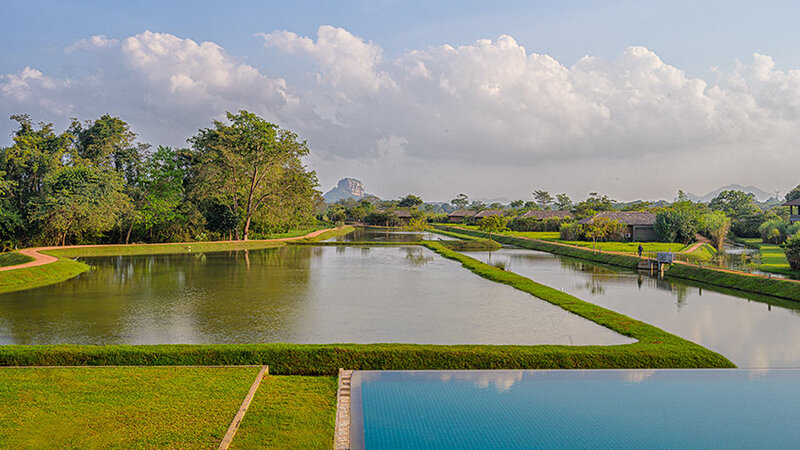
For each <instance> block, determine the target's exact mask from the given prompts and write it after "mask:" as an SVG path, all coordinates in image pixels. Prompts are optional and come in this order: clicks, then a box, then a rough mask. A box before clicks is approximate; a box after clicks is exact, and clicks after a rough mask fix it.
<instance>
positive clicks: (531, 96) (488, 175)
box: [0, 0, 800, 201]
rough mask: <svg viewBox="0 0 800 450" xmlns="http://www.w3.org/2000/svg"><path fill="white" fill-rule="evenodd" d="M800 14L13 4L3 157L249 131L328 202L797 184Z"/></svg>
mask: <svg viewBox="0 0 800 450" xmlns="http://www.w3.org/2000/svg"><path fill="white" fill-rule="evenodd" d="M796 17H800V4H798V3H796V2H774V1H762V2H740V1H709V2H704V1H691V2H690V1H681V0H678V1H660V2H656V1H614V0H611V1H603V2H599V1H598V2H588V1H549V2H548V1H537V2H530V1H519V2H500V3H499V4H497V3H492V2H471V1H438V2H430V1H419V2H408V1H392V0H385V1H337V2H325V1H323V2H306V1H294V2H264V1H240V2H204V1H191V2H190V1H163V0H161V1H158V2H156V1H80V0H73V1H70V2H62V1H28V2H18V1H9V0H0V43H2V45H0V146H6V145H10V143H11V133H12V132H13V130H14V129H15V125H16V123H15V122H13V121H11V120H7V118H8V116H10V115H11V114H19V113H27V114H30V116H31V118H32V119H33V120H34V121H36V122H40V121H41V122H48V123H50V122H51V123H53V124H54V125H55V127H56V129H58V130H61V129H64V128H65V127H66V126H67V124H68V123H69V120H70V118H72V117H76V118H79V119H81V120H86V119H94V118H97V117H99V116H101V115H102V114H106V113H108V114H111V115H114V116H119V117H120V118H122V119H123V120H125V121H126V122H128V123H129V124H130V125H131V128H132V129H133V131H134V132H136V133H137V134H138V138H139V140H140V141H142V142H146V143H149V144H152V145H153V146H157V145H170V146H176V147H185V146H187V145H188V144H187V143H186V139H187V138H188V137H190V136H192V135H194V134H195V133H196V132H197V130H198V129H200V128H204V127H208V126H210V125H211V121H212V120H217V119H223V118H224V117H225V112H226V111H238V110H241V109H246V110H248V111H251V112H255V113H257V114H259V115H261V116H262V117H264V118H266V119H267V120H269V121H271V122H274V123H276V124H278V125H280V126H281V127H283V128H287V129H290V130H292V131H294V132H296V133H297V134H298V135H299V136H300V138H301V139H305V140H307V141H308V144H309V147H310V149H311V155H310V156H309V157H308V158H307V160H306V163H307V165H308V166H309V168H311V169H313V170H315V171H316V172H317V174H318V176H319V179H320V184H321V186H320V189H321V190H323V191H327V190H328V189H330V188H331V187H333V186H334V185H335V184H336V182H337V181H338V180H339V179H340V178H343V177H354V178H358V179H360V180H362V181H363V182H364V184H365V185H366V188H367V190H368V192H370V193H374V194H377V195H379V196H381V197H383V198H399V197H400V196H403V195H405V194H407V193H414V194H417V195H421V196H422V197H423V198H424V199H426V200H430V201H434V200H438V201H449V200H450V199H452V198H454V197H455V195H456V194H458V193H460V192H463V193H466V194H467V195H469V196H471V197H485V198H486V197H488V198H492V197H505V198H509V199H524V200H529V199H531V192H532V191H533V190H536V189H544V190H548V191H550V192H551V193H553V194H555V193H561V192H565V193H567V194H569V195H570V196H572V197H573V199H578V200H579V199H583V198H585V197H586V196H587V195H588V193H589V192H600V193H603V194H608V195H609V196H611V197H613V198H616V199H618V200H621V201H629V200H634V199H649V200H657V199H672V198H674V197H675V195H676V193H677V190H678V189H683V190H685V191H688V192H693V193H696V194H704V193H706V192H708V191H711V190H713V189H715V188H717V187H719V186H722V185H727V184H734V183H736V184H742V185H754V186H758V187H759V188H761V189H763V190H765V191H767V192H776V191H780V192H782V193H785V192H786V191H788V190H789V189H791V188H792V187H794V186H795V185H797V184H798V183H800V174H799V173H798V170H797V168H798V167H800V164H798V163H800V161H799V159H800V151H798V150H800V149H799V148H798V145H800V144H798V143H800V70H799V69H800V46H798V45H797V42H800V27H797V26H796V23H795V20H794V19H795V18H796Z"/></svg>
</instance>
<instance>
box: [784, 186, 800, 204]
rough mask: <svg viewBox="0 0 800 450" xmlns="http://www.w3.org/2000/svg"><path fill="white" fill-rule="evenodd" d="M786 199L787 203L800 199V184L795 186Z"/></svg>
mask: <svg viewBox="0 0 800 450" xmlns="http://www.w3.org/2000/svg"><path fill="white" fill-rule="evenodd" d="M785 198H786V201H787V202H790V201H792V200H794V199H797V198H800V184H798V185H797V186H795V187H794V189H792V190H791V191H789V192H787V193H786V197H785Z"/></svg>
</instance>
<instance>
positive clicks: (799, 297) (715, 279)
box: [666, 264, 800, 302]
mask: <svg viewBox="0 0 800 450" xmlns="http://www.w3.org/2000/svg"><path fill="white" fill-rule="evenodd" d="M666 276H667V277H673V278H682V279H686V280H692V281H697V282H700V283H706V284H710V285H713V286H721V287H724V288H728V289H734V290H737V291H743V292H750V293H753V294H761V295H771V296H773V297H779V298H784V299H787V300H792V301H796V302H797V301H800V283H796V282H793V281H788V280H783V279H780V278H764V277H759V276H752V275H748V274H744V273H736V272H723V271H721V270H714V269H709V268H705V267H697V266H692V265H688V264H673V265H672V266H671V267H670V268H669V270H667V272H666Z"/></svg>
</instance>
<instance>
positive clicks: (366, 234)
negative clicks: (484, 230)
mask: <svg viewBox="0 0 800 450" xmlns="http://www.w3.org/2000/svg"><path fill="white" fill-rule="evenodd" d="M421 240H427V241H436V240H444V241H452V240H455V239H454V238H451V237H449V236H445V235H442V234H437V233H433V232H430V231H422V232H420V231H406V230H403V229H402V228H400V229H398V228H382V227H368V228H356V230H355V231H353V232H352V233H348V234H345V235H343V236H336V237H334V238H331V239H328V241H327V242H416V241H421Z"/></svg>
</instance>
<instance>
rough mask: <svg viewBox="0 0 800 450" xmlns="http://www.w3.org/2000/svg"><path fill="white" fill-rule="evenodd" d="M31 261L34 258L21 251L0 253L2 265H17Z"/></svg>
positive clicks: (0, 263) (0, 264) (0, 265)
mask: <svg viewBox="0 0 800 450" xmlns="http://www.w3.org/2000/svg"><path fill="white" fill-rule="evenodd" d="M31 261H33V258H31V257H30V256H28V255H23V254H22V253H19V252H7V253H0V267H7V266H16V265H17V264H25V263H26V262H31Z"/></svg>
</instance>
